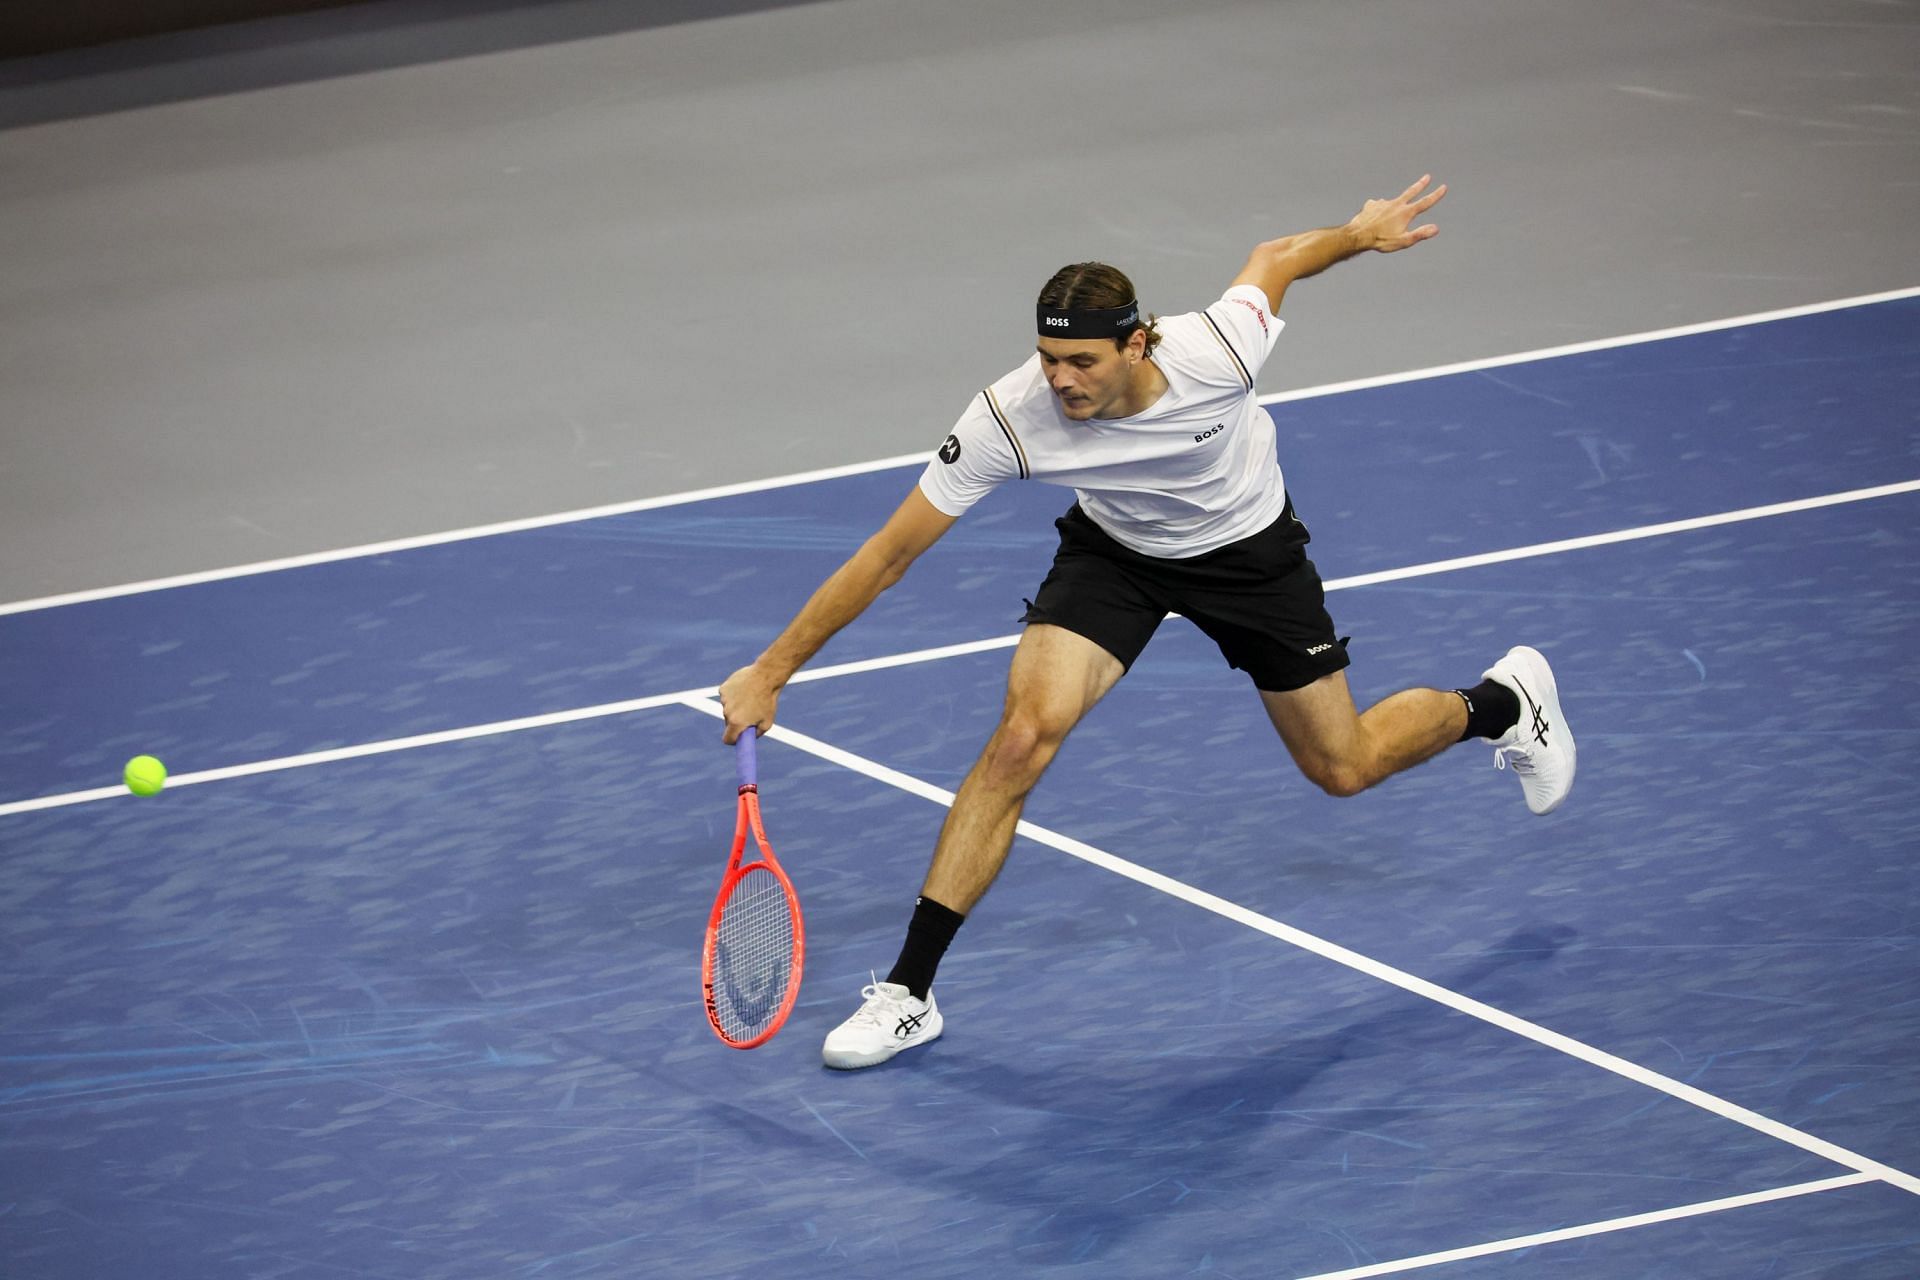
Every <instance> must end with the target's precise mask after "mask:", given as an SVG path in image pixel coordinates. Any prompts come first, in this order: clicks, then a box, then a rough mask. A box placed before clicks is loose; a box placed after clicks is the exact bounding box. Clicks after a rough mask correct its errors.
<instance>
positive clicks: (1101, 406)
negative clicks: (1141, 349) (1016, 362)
mask: <svg viewBox="0 0 1920 1280" xmlns="http://www.w3.org/2000/svg"><path fill="white" fill-rule="evenodd" d="M1137 336H1138V335H1136V337H1137ZM1141 345H1144V343H1143V344H1141ZM1131 349H1132V344H1131V343H1130V344H1129V345H1128V346H1127V347H1116V346H1114V345H1113V343H1112V342H1111V341H1110V340H1108V339H1105V338H1089V339H1068V338H1042V339H1040V371H1041V372H1042V373H1044V374H1046V375H1047V385H1049V386H1051V387H1052V388H1053V395H1054V398H1055V399H1056V400H1058V401H1059V402H1060V412H1062V413H1064V414H1066V415H1067V416H1068V417H1069V418H1072V419H1073V420H1074V421H1075V422H1085V421H1086V420H1087V419H1089V418H1124V417H1126V416H1127V414H1126V411H1125V408H1124V402H1125V401H1126V400H1127V399H1128V396H1129V392H1130V390H1131V388H1132V385H1133V369H1134V362H1133V360H1132V359H1129V352H1130V351H1131Z"/></svg>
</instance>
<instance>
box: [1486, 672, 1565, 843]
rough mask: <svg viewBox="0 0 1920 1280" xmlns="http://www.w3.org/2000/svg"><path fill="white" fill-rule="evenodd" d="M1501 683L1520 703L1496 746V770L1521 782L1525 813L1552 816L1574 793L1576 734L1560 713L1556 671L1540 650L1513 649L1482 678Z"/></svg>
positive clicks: (1494, 761) (1494, 743) (1495, 740)
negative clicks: (1506, 771)
mask: <svg viewBox="0 0 1920 1280" xmlns="http://www.w3.org/2000/svg"><path fill="white" fill-rule="evenodd" d="M1482 679H1486V680H1497V681H1499V682H1500V683H1501V684H1503V685H1505V686H1507V688H1509V689H1511V690H1513V693H1514V696H1515V697H1517V698H1519V699H1520V719H1519V720H1517V721H1515V722H1514V726H1513V728H1511V729H1509V730H1507V731H1506V732H1505V733H1504V734H1502V735H1501V736H1500V737H1498V738H1495V739H1494V741H1493V764H1494V767H1495V768H1497V769H1511V770H1513V772H1514V776H1515V777H1517V778H1519V779H1520V790H1521V792H1522V794H1524V795H1525V796H1526V798H1527V808H1529V809H1531V810H1533V811H1534V812H1535V813H1552V812H1553V811H1554V810H1555V809H1557V808H1559V807H1560V802H1561V801H1562V800H1565V799H1566V798H1567V792H1569V791H1571V790H1572V789H1573V768H1574V746H1573V733H1572V731H1571V730H1569V729H1568V728H1567V718H1566V716H1564V715H1562V714H1561V711H1560V688H1559V686H1558V685H1557V684H1555V683H1554V679H1553V668H1552V667H1549V666H1548V665H1547V660H1546V659H1545V658H1544V657H1542V656H1541V655H1540V651H1539V650H1537V649H1529V648H1528V647H1527V646H1526V645H1523V644H1521V645H1515V646H1514V647H1513V648H1511V649H1509V650H1507V656H1506V657H1504V658H1502V659H1500V661H1498V662H1496V663H1494V664H1493V666H1491V667H1489V668H1488V669H1487V671H1486V674H1485V675H1484V676H1483V677H1482Z"/></svg>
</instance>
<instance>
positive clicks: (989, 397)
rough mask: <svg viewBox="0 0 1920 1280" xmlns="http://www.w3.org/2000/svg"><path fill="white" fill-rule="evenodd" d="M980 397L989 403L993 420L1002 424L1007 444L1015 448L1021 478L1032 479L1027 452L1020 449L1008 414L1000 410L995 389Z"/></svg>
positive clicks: (988, 407) (1014, 453)
mask: <svg viewBox="0 0 1920 1280" xmlns="http://www.w3.org/2000/svg"><path fill="white" fill-rule="evenodd" d="M980 395H981V396H982V397H983V398H984V399H985V400H986V402H987V412H988V413H991V414H992V415H993V420H994V421H995V422H997V423H999V424H1000V430H1001V431H1002V432H1003V433H1005V435H1006V437H1007V443H1008V444H1009V445H1011V446H1013V456H1014V458H1015V460H1016V461H1018V462H1019V464H1020V478H1021V479H1022V480H1027V479H1031V478H1032V475H1033V471H1032V469H1031V468H1030V467H1028V466H1027V451H1026V450H1025V449H1023V448H1021V447H1020V437H1019V436H1017V435H1015V434H1013V424H1012V423H1010V422H1008V421H1007V415H1006V412H1005V411H1004V410H1002V409H1001V408H1000V401H999V400H997V399H995V398H994V394H993V388H992V387H988V388H987V389H986V390H985V391H982V392H981V393H980Z"/></svg>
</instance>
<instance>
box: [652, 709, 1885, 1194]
mask: <svg viewBox="0 0 1920 1280" xmlns="http://www.w3.org/2000/svg"><path fill="white" fill-rule="evenodd" d="M683 701H684V702H685V705H687V706H689V707H691V708H693V709H694V710H695V711H700V712H704V713H706V714H707V715H710V716H714V717H716V718H718V717H722V716H723V715H724V713H723V712H722V710H721V707H720V704H719V703H718V702H715V701H713V700H712V699H711V698H701V697H691V698H686V699H683ZM767 736H768V737H769V738H771V739H773V740H774V741H775V742H781V743H785V744H786V745H788V746H790V747H796V748H798V749H799V750H801V751H804V752H806V753H807V754H809V755H812V756H817V757H819V758H820V759H822V760H825V761H827V762H828V763H830V764H837V765H839V766H840V767H841V768H843V769H848V770H850V771H852V772H854V773H857V774H860V775H861V776H863V777H867V778H871V779H873V780H874V781H875V782H882V783H885V784H886V785H888V786H890V787H895V788H898V789H899V790H901V791H905V792H907V793H908V794H909V795H915V796H919V797H920V798H922V799H924V800H931V801H933V802H934V803H935V804H938V805H943V806H946V807H948V808H951V807H952V806H953V792H951V791H948V790H946V789H945V788H943V787H936V786H934V785H933V784H932V783H930V782H926V781H923V780H921V779H919V778H916V777H914V776H912V775H911V774H906V773H901V772H900V771H899V770H897V769H889V768H888V767H887V766H885V765H883V764H879V763H877V762H875V761H872V760H869V759H867V758H866V757H865V756H857V755H854V754H853V753H852V752H851V751H845V750H842V749H841V748H839V747H836V746H834V745H832V744H831V743H827V742H822V741H821V740H820V739H818V738H812V737H808V736H807V735H806V734H804V733H800V732H797V731H796V730H793V729H790V728H787V727H785V726H782V725H775V726H774V727H773V728H772V729H771V730H769V731H768V733H767ZM1014 830H1015V831H1016V832H1017V833H1018V834H1020V835H1023V836H1025V837H1026V838H1027V839H1029V840H1032V841H1033V842H1034V843H1036V844H1043V845H1046V846H1047V847H1048V848H1049V849H1057V850H1059V851H1060V852H1061V853H1064V854H1067V855H1069V856H1071V857H1075V858H1078V859H1080V860H1081V861H1082V862H1088V863H1092V864H1093V865H1094V866H1096V867H1100V868H1102V869H1103V870H1106V871H1111V872H1113V873H1114V874H1115V875H1118V876H1124V877H1125V878H1127V879H1128V880H1132V881H1133V882H1134V883H1136V884H1142V885H1145V886H1146V887H1147V888H1149V889H1157V890H1159V891H1160V892H1161V893H1164V894H1166V895H1167V896H1169V897H1173V898H1178V899H1180V900H1181V901H1182V902H1187V903H1191V904H1192V905H1194V906H1196V907H1199V908H1201V909H1202V910H1204V911H1211V912H1213V913H1214V914H1215V915H1217V916H1222V917H1224V918H1226V919H1228V920H1232V921H1233V922H1234V923H1236V924H1242V925H1245V926H1246V927H1247V928H1249V929H1253V930H1255V931H1256V932H1259V933H1264V934H1266V935H1267V936H1268V937H1270V938H1277V939H1279V940H1280V941H1281V942H1285V943H1287V944H1289V945H1291V946H1295V947H1298V948H1300V949H1301V950H1302V951H1308V952H1311V953H1313V954H1314V955H1317V956H1319V957H1320V958H1321V959H1323V960H1331V961H1332V962H1333V963H1335V964H1338V965H1342V966H1344V967H1346V968H1348V969H1352V970H1354V971H1355V972H1356V973H1362V974H1365V975H1366V976H1367V977H1369V978H1373V979H1375V980H1376V981H1379V982H1384V983H1386V984H1387V985H1389V986H1394V987H1398V988H1400V989H1401V990H1402V991H1406V992H1409V993H1411V994H1413V995H1416V996H1420V997H1422V998H1423V999H1426V1000H1431V1001H1433V1002H1434V1003H1435V1004H1438V1005H1444V1006H1445V1007H1446V1008H1449V1009H1452V1010H1453V1011H1454V1012H1456V1013H1464V1014H1466V1015H1467V1016H1468V1017H1470V1018H1477V1019H1479V1020H1480V1021H1481V1022H1485V1023H1487V1024H1489V1025H1491V1026H1495V1027H1498V1028H1500V1029H1501V1030H1502V1031H1507V1032H1511V1033H1512V1034H1513V1035H1516V1036H1519V1037H1521V1038H1522V1039H1525V1040H1531V1041H1533V1042H1534V1043H1535V1044H1539V1045H1544V1046H1545V1047H1547V1048H1549V1049H1554V1050H1557V1051H1558V1052H1560V1053H1564V1054H1566V1055H1567V1056H1568V1057H1571V1058H1577V1059H1579V1060H1580V1061H1581V1062H1585V1063H1587V1064H1588V1065H1590V1066H1595V1067H1599V1068H1600V1069H1602V1070H1604V1071H1611V1072H1612V1073H1613V1074H1614V1075H1617V1076H1620V1077H1622V1078H1624V1079H1627V1080H1631V1081H1633V1082H1634V1083H1635V1084H1639V1085H1644V1086H1646V1087H1647V1088H1649V1089H1654V1090H1657V1091H1658V1092H1660V1093H1664V1094H1666V1095H1667V1096H1668V1097H1670V1098H1675V1099H1678V1100H1679V1101H1681V1102H1684V1103H1687V1104H1688V1105H1689V1106H1694V1107H1698V1108H1700V1109H1701V1110H1702V1111H1706V1112H1709V1113H1711V1114H1713V1115H1716V1116H1719V1117H1720V1118H1721V1119H1723V1120H1731V1121H1733V1122H1734V1123H1735V1124H1738V1125H1744V1126H1745V1127H1747V1128H1749V1129H1752V1130H1753V1131H1755V1132H1756V1133H1761V1134H1765V1135H1766V1136H1767V1137H1769V1138H1773V1139H1775V1140H1776V1141H1779V1142H1784V1143H1786V1144H1787V1145H1789V1146H1793V1147H1798V1148H1799V1149H1800V1150H1802V1151H1805V1152H1808V1153H1810V1154H1812V1155H1816V1156H1819V1157H1820V1158H1821V1159H1823V1160H1830V1161H1832V1162H1833V1163H1834V1164H1838V1165H1843V1166H1845V1167H1846V1168H1849V1169H1852V1170H1854V1171H1855V1172H1856V1173H1859V1174H1863V1175H1865V1177H1866V1179H1867V1180H1874V1181H1880V1182H1886V1183H1890V1184H1892V1185H1893V1186H1896V1187H1899V1188H1900V1189H1901V1190H1903V1191H1907V1192H1910V1193H1911V1194H1913V1195H1917V1196H1920V1177H1915V1176H1914V1175H1912V1174H1910V1173H1903V1172H1902V1171H1900V1170H1899V1169H1895V1168H1893V1167H1892V1166H1891V1165H1884V1164H1881V1163H1880V1162H1879V1161H1877V1160H1870V1159H1868V1158H1867V1157H1866V1156H1863V1155H1861V1154H1859V1153H1858V1152H1855V1151H1849V1150H1847V1149H1846V1148H1845V1147H1842V1146H1839V1145H1837V1144H1835V1143H1832V1142H1828V1141H1827V1140H1826V1139H1824V1138H1816V1137H1814V1136H1813V1135H1812V1134H1810V1133H1803V1132H1802V1131H1800V1130H1799V1129H1795V1128H1793V1127H1792V1126H1790V1125H1785V1124H1781V1123H1780V1122H1779V1121H1778V1120H1773V1119H1770V1118H1768V1117H1767V1116H1763V1115H1761V1114H1760V1113H1759V1112H1757V1111H1749V1110H1748V1109H1747V1108H1745V1107H1742V1106H1739V1105H1737V1104H1735V1103H1732V1102H1728V1101H1727V1100H1726V1099H1725V1098H1721V1097H1716V1096H1715V1095H1713V1094H1711V1093H1708V1092H1707V1091H1706V1090H1704V1089H1696V1088H1695V1087H1694V1086H1692V1085H1690V1084H1683V1083H1682V1082H1680V1081H1678V1080H1675V1079H1673V1078H1672V1077H1670V1076H1663V1075H1661V1074H1660V1073H1659V1072H1657V1071H1651V1070H1649V1069H1647V1068H1646V1067H1643V1066H1641V1065H1640V1064H1639V1063H1637V1062H1630V1061H1628V1060H1627V1059H1625V1058H1621V1057H1617V1056H1615V1055H1614V1054H1611V1053H1608V1052H1606V1051H1605V1050H1603V1049H1596V1048H1594V1047H1593V1046H1592V1045H1590V1044H1587V1043H1585V1042H1583V1041H1580V1040H1575V1039H1574V1038H1573V1037H1572V1036H1567V1035H1562V1034H1561V1033H1560V1032H1558V1031H1553V1030H1550V1029H1548V1028H1546V1027H1543V1026H1541V1025H1540V1024H1539V1023H1537V1022H1529V1021H1527V1020H1526V1019H1525V1018H1521V1017H1518V1016H1516V1015H1514V1014H1511V1013H1508V1012H1507V1011H1506V1010H1504V1009H1497V1008H1495V1007H1494V1006H1492V1005H1490V1004H1486V1003H1484V1002H1482V1001H1479V1000H1475V999H1474V998H1473V997H1472V996H1466V995H1461V994H1460V993H1459V992H1457V991H1453V990H1450V989H1449V988H1446V987H1443V986H1441V985H1439V984H1438V983H1435V982H1429V981H1427V979H1425V978H1421V977H1417V976H1415V975H1414V974H1411V973H1408V972H1406V971H1405V970H1404V969H1396V968H1394V967H1393V966H1392V965H1390V964H1386V963H1384V962H1382V961H1379V960H1375V959H1374V958H1373V957H1371V956H1365V955H1361V954H1360V953H1359V952H1357V951H1350V950H1348V949H1347V948H1346V947H1343V946H1341V945H1340V944H1338V943H1336V942H1329V941H1327V940H1326V939H1325V938H1321V937H1317V936H1316V935H1314V934H1311V933H1308V932H1306V931H1305V930H1304V929H1296V928H1294V927H1293V926H1292V925H1290V924H1284V923H1282V922H1281V921H1279V920H1275V919H1274V918H1273V917H1271V916H1265V915H1261V914H1260V913H1259V912H1257V911H1253V910H1251V909H1249V908H1247V907H1243V906H1241V905H1240V904H1239V903H1237V902H1229V901H1228V900H1227V899H1225V898H1222V897H1219V896H1217V895H1215V894H1211V893H1208V892H1207V891H1206V890H1204V889H1196V888H1194V887H1193V886H1192V885H1190V884H1187V883H1185V882H1184V881H1180V880H1175V879H1174V878H1173V877H1172V876H1168V875H1163V874H1161V873H1160V872H1158V871H1154V870H1152V869H1150V868H1148V867H1143V866H1141V865H1140V864H1139V863H1137V862H1129V861H1128V860H1127V859H1125V858H1122V857H1120V856H1119V855H1117V854H1112V853H1108V852H1107V851H1106V850H1104V849H1098V848H1095V847H1094V846H1093V845H1090V844H1087V843H1085V842H1084V841H1081V840H1075V839H1074V838H1073V837H1071V836H1065V835H1061V834H1060V833H1059V832H1057V831H1052V830H1049V829H1048V828H1046V827H1042V826H1039V825H1037V824H1035V823H1032V822H1028V821H1026V820H1024V819H1022V820H1021V822H1020V824H1019V825H1018V826H1017V827H1015V828H1014Z"/></svg>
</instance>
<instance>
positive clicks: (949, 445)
mask: <svg viewBox="0 0 1920 1280" xmlns="http://www.w3.org/2000/svg"><path fill="white" fill-rule="evenodd" d="M959 456H960V437H959V436H948V437H947V439H946V442H945V443H944V444H942V445H941V446H940V461H942V462H945V463H949V464H951V463H952V462H953V460H954V459H955V458H958V457H959Z"/></svg>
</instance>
